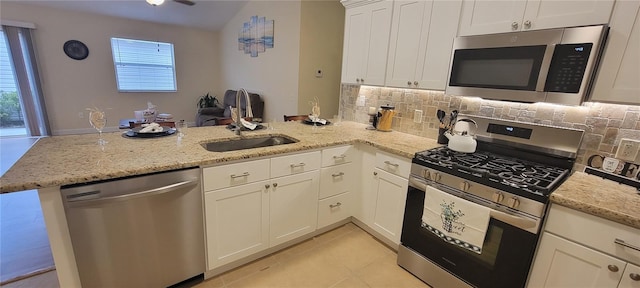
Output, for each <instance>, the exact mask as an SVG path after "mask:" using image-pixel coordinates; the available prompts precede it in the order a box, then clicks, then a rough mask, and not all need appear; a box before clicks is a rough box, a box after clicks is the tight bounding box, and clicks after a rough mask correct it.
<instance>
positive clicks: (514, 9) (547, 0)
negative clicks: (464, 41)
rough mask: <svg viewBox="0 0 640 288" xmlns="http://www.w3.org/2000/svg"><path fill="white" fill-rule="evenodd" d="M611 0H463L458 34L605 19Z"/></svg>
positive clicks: (570, 24) (532, 28) (526, 28)
mask: <svg viewBox="0 0 640 288" xmlns="http://www.w3.org/2000/svg"><path fill="white" fill-rule="evenodd" d="M613 4H614V0H581V1H570V0H561V1H558V0H528V1H527V0H509V1H503V0H464V2H463V3H462V14H461V18H460V27H459V30H458V35H460V36H465V35H479V34H492V33H504V32H511V31H526V30H540V29H549V28H559V27H573V26H585V25H596V24H607V23H609V17H610V16H611V11H612V9H613Z"/></svg>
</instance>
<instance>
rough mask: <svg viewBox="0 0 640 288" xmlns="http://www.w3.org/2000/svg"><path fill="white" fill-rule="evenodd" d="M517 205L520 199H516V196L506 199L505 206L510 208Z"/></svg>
mask: <svg viewBox="0 0 640 288" xmlns="http://www.w3.org/2000/svg"><path fill="white" fill-rule="evenodd" d="M519 205H520V200H518V198H516V197H511V198H509V199H507V206H509V207H511V208H518V206H519Z"/></svg>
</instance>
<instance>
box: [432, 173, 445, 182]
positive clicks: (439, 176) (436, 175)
mask: <svg viewBox="0 0 640 288" xmlns="http://www.w3.org/2000/svg"><path fill="white" fill-rule="evenodd" d="M430 174H431V180H433V181H434V182H438V181H440V179H441V178H442V176H441V175H440V173H438V172H434V173H430Z"/></svg>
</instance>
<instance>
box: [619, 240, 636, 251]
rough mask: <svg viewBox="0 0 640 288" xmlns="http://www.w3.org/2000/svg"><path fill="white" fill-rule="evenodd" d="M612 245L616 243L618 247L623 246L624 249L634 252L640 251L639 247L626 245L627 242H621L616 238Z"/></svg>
mask: <svg viewBox="0 0 640 288" xmlns="http://www.w3.org/2000/svg"><path fill="white" fill-rule="evenodd" d="M613 243H616V244H618V245H620V246H624V247H627V248H631V249H633V250H636V251H640V247H638V246H635V245H631V244H628V243H627V242H624V240H622V239H618V238H616V240H615V241H613Z"/></svg>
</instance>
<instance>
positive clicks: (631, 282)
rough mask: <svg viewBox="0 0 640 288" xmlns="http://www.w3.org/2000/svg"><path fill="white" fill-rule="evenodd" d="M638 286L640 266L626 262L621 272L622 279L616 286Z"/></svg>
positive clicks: (622, 287)
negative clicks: (625, 266)
mask: <svg viewBox="0 0 640 288" xmlns="http://www.w3.org/2000/svg"><path fill="white" fill-rule="evenodd" d="M638 287H640V267H638V266H636V265H633V264H631V263H627V268H625V269H624V272H622V280H620V285H618V288H638Z"/></svg>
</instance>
